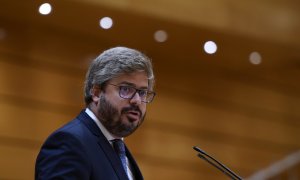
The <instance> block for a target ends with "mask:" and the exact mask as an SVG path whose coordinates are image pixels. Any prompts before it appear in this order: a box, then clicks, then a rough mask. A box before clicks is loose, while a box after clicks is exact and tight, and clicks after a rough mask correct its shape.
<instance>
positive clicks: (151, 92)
mask: <svg viewBox="0 0 300 180" xmlns="http://www.w3.org/2000/svg"><path fill="white" fill-rule="evenodd" d="M107 85H112V86H115V87H118V88H119V96H120V97H121V98H123V99H132V98H133V97H134V96H135V94H136V93H137V92H141V91H146V92H147V95H146V98H147V97H148V94H149V93H150V94H151V95H152V97H151V99H150V100H149V101H147V99H146V101H145V100H143V99H142V98H141V101H142V102H144V103H147V104H148V103H151V102H152V101H153V99H154V97H155V95H156V93H155V92H154V91H149V90H145V89H137V88H135V87H133V86H129V85H116V84H111V83H108V84H107ZM122 87H129V88H133V89H134V90H135V92H134V93H133V94H132V96H131V97H123V96H122V95H121V88H122ZM139 96H140V94H139Z"/></svg>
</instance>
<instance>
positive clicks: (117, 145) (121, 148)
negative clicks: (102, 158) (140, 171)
mask: <svg viewBox="0 0 300 180" xmlns="http://www.w3.org/2000/svg"><path fill="white" fill-rule="evenodd" d="M112 142H113V147H114V149H115V151H116V152H117V154H118V155H119V157H120V159H121V162H122V165H123V168H124V170H125V172H126V174H127V163H126V152H125V144H124V142H123V141H122V140H121V139H114V140H113V141H112Z"/></svg>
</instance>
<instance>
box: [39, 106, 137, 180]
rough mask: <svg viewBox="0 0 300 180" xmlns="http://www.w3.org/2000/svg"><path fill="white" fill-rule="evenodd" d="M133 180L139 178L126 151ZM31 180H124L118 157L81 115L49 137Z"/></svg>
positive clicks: (98, 132)
mask: <svg viewBox="0 0 300 180" xmlns="http://www.w3.org/2000/svg"><path fill="white" fill-rule="evenodd" d="M126 155H127V157H128V159H129V161H130V163H131V166H132V173H133V174H134V176H135V179H136V180H142V179H143V176H142V174H141V172H140V170H139V168H138V166H137V164H136V162H135V160H134V159H133V157H132V155H131V154H130V152H129V150H128V149H127V147H126ZM35 179H41V180H46V179H70V180H74V179H78V180H128V177H127V175H126V173H125V171H124V169H123V167H122V163H121V160H120V158H119V156H118V155H117V154H116V153H115V151H114V150H113V148H112V146H111V145H110V143H109V142H108V140H107V139H106V138H105V136H104V135H103V134H102V132H101V130H100V129H99V127H98V126H97V124H96V123H95V122H94V121H93V120H92V119H91V118H90V117H89V116H88V115H87V114H86V113H85V112H84V111H82V112H81V113H80V114H79V115H78V116H77V117H76V118H75V119H74V120H72V121H70V122H69V123H68V124H66V125H64V126H63V127H62V128H60V129H58V130H57V131H55V132H54V133H53V134H51V135H50V136H49V137H48V139H47V140H46V141H45V143H44V144H43V146H42V148H41V151H40V153H39V155H38V157H37V160H36V165H35Z"/></svg>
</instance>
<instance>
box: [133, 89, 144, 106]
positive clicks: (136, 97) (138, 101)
mask: <svg viewBox="0 0 300 180" xmlns="http://www.w3.org/2000/svg"><path fill="white" fill-rule="evenodd" d="M130 103H131V104H136V105H140V104H141V103H142V99H141V97H140V95H139V93H137V92H136V93H135V94H134V96H133V97H132V98H131V99H130Z"/></svg>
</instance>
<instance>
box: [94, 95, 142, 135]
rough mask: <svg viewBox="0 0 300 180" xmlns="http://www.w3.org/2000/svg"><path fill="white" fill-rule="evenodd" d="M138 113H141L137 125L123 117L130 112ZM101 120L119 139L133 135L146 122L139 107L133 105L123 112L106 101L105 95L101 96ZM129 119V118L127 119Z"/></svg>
mask: <svg viewBox="0 0 300 180" xmlns="http://www.w3.org/2000/svg"><path fill="white" fill-rule="evenodd" d="M132 110H133V111H138V112H139V113H140V119H139V121H138V122H137V123H134V122H131V121H130V120H129V119H128V120H127V123H126V122H125V121H126V120H125V119H123V120H122V118H121V116H122V115H123V114H125V113H127V112H128V111H132ZM98 114H99V120H100V121H101V123H102V124H103V126H104V127H105V128H106V129H107V130H108V131H109V132H110V133H111V134H113V135H115V136H118V137H126V136H129V135H130V134H132V133H133V132H134V131H135V130H136V129H137V128H138V127H139V126H140V125H141V124H142V123H143V121H144V119H145V115H146V114H144V115H143V114H142V111H141V110H140V108H139V107H138V106H135V105H131V106H129V107H124V108H122V109H121V112H119V111H118V109H117V108H116V107H115V106H113V105H112V104H111V103H110V102H109V101H107V100H106V98H105V97H104V95H100V107H99V109H98ZM127 118H128V117H127Z"/></svg>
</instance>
